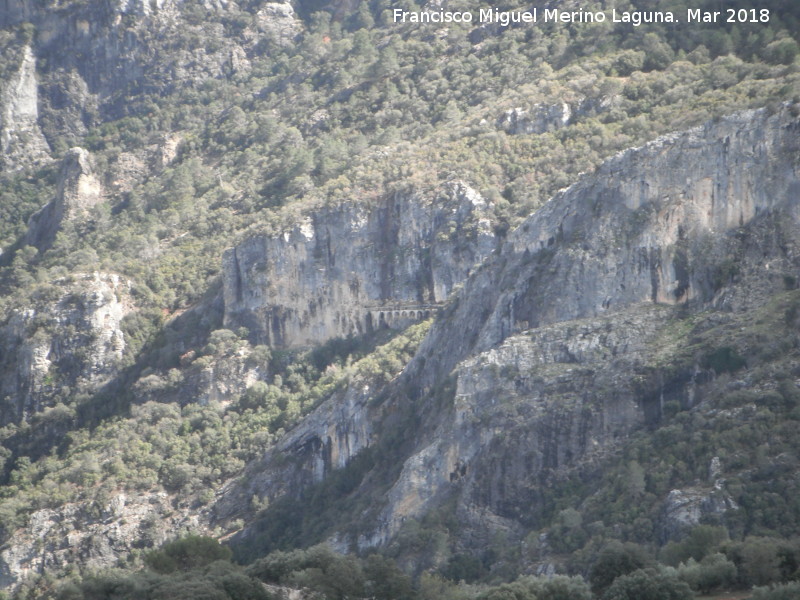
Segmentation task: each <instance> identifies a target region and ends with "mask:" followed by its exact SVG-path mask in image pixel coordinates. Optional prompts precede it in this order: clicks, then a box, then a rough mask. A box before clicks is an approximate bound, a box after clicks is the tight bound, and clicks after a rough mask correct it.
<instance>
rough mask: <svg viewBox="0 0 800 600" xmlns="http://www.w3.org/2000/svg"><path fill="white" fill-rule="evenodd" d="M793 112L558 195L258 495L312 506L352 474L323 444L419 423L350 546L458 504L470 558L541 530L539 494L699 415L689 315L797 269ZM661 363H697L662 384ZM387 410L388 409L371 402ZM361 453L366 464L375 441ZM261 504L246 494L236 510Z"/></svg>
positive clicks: (739, 125) (718, 497)
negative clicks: (411, 350) (406, 353)
mask: <svg viewBox="0 0 800 600" xmlns="http://www.w3.org/2000/svg"><path fill="white" fill-rule="evenodd" d="M796 114H797V111H796V110H795V109H794V108H793V107H788V106H785V107H782V108H781V109H779V110H778V111H777V112H776V113H770V112H768V111H766V110H760V111H750V112H745V113H740V114H737V115H734V116H731V117H728V118H724V119H721V120H719V121H717V122H713V123H709V124H707V125H706V126H703V127H700V128H697V129H694V130H691V131H688V132H685V133H681V134H675V135H671V136H667V137H665V138H661V139H659V140H657V141H655V142H653V143H651V144H648V145H647V146H645V147H642V148H639V149H634V150H630V151H627V152H624V153H622V154H620V155H619V156H617V157H615V158H613V159H611V160H610V161H608V162H607V163H605V164H604V165H603V166H601V167H600V168H599V169H598V170H597V172H596V173H594V174H591V175H588V176H586V177H585V178H584V179H582V180H581V181H580V182H578V183H577V184H575V185H574V186H572V187H570V188H568V189H567V190H565V191H564V192H562V193H560V194H558V195H557V196H556V197H555V198H553V199H552V200H551V201H550V202H549V203H548V204H547V205H545V206H544V207H543V208H542V209H540V210H539V211H538V212H537V213H535V214H533V215H532V216H531V217H530V218H529V219H528V220H527V221H526V222H524V223H523V225H522V226H521V227H520V228H519V229H517V230H516V231H515V232H513V233H512V234H511V235H510V236H509V238H508V240H507V241H506V243H505V244H504V245H503V247H502V249H501V251H500V252H499V253H495V254H491V255H490V256H489V257H488V258H487V259H486V261H485V262H484V263H483V265H482V266H481V267H480V268H479V269H477V270H475V271H473V272H472V274H471V275H470V276H469V277H468V278H467V280H466V282H465V284H464V286H463V288H462V289H460V290H458V291H457V292H456V293H455V294H453V295H452V296H451V297H450V299H449V300H448V302H447V303H446V305H445V306H444V307H443V308H442V309H441V310H440V312H439V313H438V317H437V319H436V321H435V322H434V324H433V326H432V328H431V331H430V332H429V334H428V336H427V337H426V339H425V340H423V342H422V344H421V346H420V349H419V350H418V352H417V354H416V356H415V358H414V359H412V361H411V363H410V364H409V365H408V366H407V367H406V368H405V370H404V371H403V373H401V375H400V376H399V377H398V378H397V379H396V380H394V381H393V382H392V383H390V384H389V386H388V388H387V389H383V390H381V391H378V390H370V391H368V392H367V393H366V394H363V395H364V399H362V400H360V401H353V398H357V397H360V394H362V392H361V391H360V390H358V389H357V388H356V387H353V386H351V388H350V389H349V390H347V391H346V392H342V393H339V394H336V395H334V396H333V397H331V398H330V399H329V400H328V401H327V402H326V403H324V404H323V405H321V406H320V407H319V408H318V409H317V411H316V412H315V413H314V415H312V416H311V417H310V418H309V420H308V421H307V422H306V423H304V424H301V425H300V426H299V427H298V428H297V429H296V430H295V432H293V433H292V434H290V435H289V436H288V437H287V439H286V441H285V443H284V444H283V445H281V446H280V447H279V448H278V449H276V453H275V454H276V456H272V458H271V459H270V460H266V461H264V462H263V463H261V464H260V465H257V469H254V472H253V473H252V474H251V476H250V477H248V482H247V483H246V486H247V488H246V494H253V493H256V494H262V495H264V496H267V497H269V498H270V499H274V498H276V497H279V496H281V495H283V494H290V495H297V494H299V492H300V490H301V489H302V487H303V486H305V485H308V483H309V482H312V481H314V480H316V479H318V478H319V474H320V473H321V474H322V475H324V474H325V473H326V472H327V470H326V469H328V468H330V467H332V468H336V467H337V466H340V465H342V461H338V462H335V461H331V460H329V461H328V462H327V463H325V457H326V452H327V450H326V448H331V449H333V448H338V447H339V446H340V445H341V442H342V440H349V439H350V438H349V437H348V435H349V433H348V432H352V439H358V440H363V439H368V440H369V442H368V444H362V445H364V446H366V445H370V446H374V445H380V444H382V432H385V431H389V430H391V428H392V427H397V426H398V425H397V423H396V422H395V421H393V420H392V419H396V416H395V415H397V414H399V413H402V412H403V411H404V410H405V411H406V414H410V415H412V416H413V418H416V420H415V421H414V423H413V424H409V423H405V424H404V425H402V426H403V427H404V428H405V429H404V432H405V438H406V440H405V442H404V443H405V444H407V446H406V448H410V450H409V449H406V450H402V451H401V450H399V449H389V448H384V451H386V452H390V453H391V452H395V453H397V452H402V455H401V456H397V457H395V458H396V459H397V460H400V461H402V463H403V466H402V470H401V471H400V474H399V475H397V476H396V478H395V479H394V480H393V481H391V482H385V481H384V482H382V483H383V485H388V486H389V491H388V492H387V493H385V494H383V493H382V495H381V498H385V503H384V505H383V506H382V507H379V509H376V511H375V512H374V513H372V514H371V516H369V517H363V521H364V526H363V528H362V532H361V534H360V535H359V536H357V537H356V538H353V537H352V536H351V535H350V534H344V533H343V532H340V533H339V534H336V535H334V537H333V538H332V539H333V541H334V542H335V543H337V544H339V546H340V547H342V548H343V549H345V548H347V547H351V546H352V545H356V546H358V547H359V548H368V547H371V546H375V545H380V544H384V543H386V542H387V541H389V540H390V539H391V538H392V536H393V535H395V534H396V533H397V532H398V531H399V530H400V529H401V527H402V526H403V523H405V522H407V521H408V520H409V519H414V518H419V517H421V516H422V515H424V514H425V513H426V512H427V511H429V510H431V509H432V508H435V507H439V506H441V503H442V502H444V501H445V500H446V499H448V498H452V497H453V495H454V494H456V495H457V497H458V501H457V502H456V504H455V505H456V506H457V507H458V509H457V510H458V515H457V518H458V519H459V523H461V524H462V525H463V528H462V534H463V536H464V540H463V543H464V544H467V545H470V546H472V547H476V548H479V547H485V545H486V544H488V543H489V541H490V539H491V536H492V535H494V534H495V533H496V532H497V531H498V530H501V531H506V532H507V533H509V534H510V535H512V536H513V535H517V534H520V535H523V534H524V532H525V531H529V530H530V529H532V528H534V529H535V528H536V527H537V526H540V524H539V523H537V521H536V519H537V514H538V512H537V511H538V510H539V508H540V506H539V502H540V500H541V490H543V489H546V488H547V486H549V485H551V484H552V483H553V482H554V481H557V480H558V479H559V478H563V477H568V476H570V473H572V474H574V473H576V472H581V471H582V472H586V473H589V474H591V473H593V469H595V471H596V470H597V469H598V468H599V467H598V465H600V464H602V459H603V458H604V457H605V456H608V455H609V453H612V452H613V451H614V449H615V448H618V447H619V446H620V445H621V444H623V443H624V441H625V439H626V437H627V436H628V435H629V434H630V433H632V432H633V431H635V430H636V429H638V428H641V427H643V426H645V425H655V424H657V423H658V421H659V419H660V418H661V411H662V407H663V405H664V403H666V402H677V403H679V405H680V406H682V407H683V408H690V407H692V406H695V405H696V404H697V403H698V402H701V401H702V398H703V393H704V390H705V389H706V387H704V386H705V385H706V384H708V383H709V381H710V380H711V379H712V378H713V374H710V373H708V372H705V371H704V370H703V369H702V368H701V367H700V366H699V365H697V364H692V363H691V359H688V361H687V359H685V358H684V359H681V361H682V362H681V361H677V360H676V359H675V357H676V356H677V355H678V353H679V350H680V349H679V348H677V347H676V346H675V342H674V341H671V340H672V338H670V335H671V334H670V324H671V323H674V320H675V313H676V311H679V310H681V311H689V312H691V311H695V310H696V311H705V310H709V309H712V310H714V309H715V310H718V311H722V312H725V313H743V312H745V311H749V310H751V309H754V308H758V307H760V306H762V305H764V303H765V302H766V301H767V299H768V298H769V297H771V296H772V295H773V294H775V293H776V292H780V291H784V290H785V286H786V281H787V276H796V274H797V273H798V272H800V194H799V193H798V192H800V121H799V120H798V118H797V116H796ZM731 264H735V267H736V268H735V269H734V270H732V269H730V266H731ZM734 272H735V275H734V274H732V273H734ZM789 280H792V279H789ZM665 357H666V358H665ZM661 361H666V362H667V363H668V364H671V365H682V366H680V368H678V367H676V369H673V370H672V371H670V373H669V374H666V375H665V374H663V373H661V372H659V371H658V367H657V365H659V364H661ZM448 381H449V382H452V386H451V389H453V390H454V391H451V392H448V391H447V385H450V384H447V382H448ZM378 394H380V398H381V399H382V403H381V405H380V410H376V408H375V405H374V403H370V402H369V400H368V398H369V397H370V396H371V397H373V398H374V397H376V396H377V395H378ZM358 424H362V425H358ZM329 431H333V432H334V433H336V435H331V434H330V433H328V432H329ZM341 432H344V434H342V433H341ZM304 444H310V445H313V444H316V445H317V447H316V449H314V448H310V446H309V447H306V446H304ZM350 447H351V451H350V452H348V453H346V456H349V458H352V456H354V455H355V454H356V453H357V452H358V447H359V444H352V443H351V446H350ZM353 449H354V450H355V452H353ZM281 454H282V455H283V459H282V460H281V456H279V455H281ZM331 456H332V455H331ZM288 457H292V460H286V458H288ZM346 462H347V461H346V460H345V461H344V463H345V464H346ZM327 465H330V467H328V466H327ZM304 473H305V474H306V475H305V476H304V475H303V474H304ZM308 474H312V475H313V476H312V477H309V476H308ZM376 476H377V475H376ZM393 477H395V476H393ZM364 481H365V482H367V481H370V476H369V475H368V476H366V477H365V478H364ZM287 482H288V483H287ZM718 483H719V486H717V484H718ZM372 484H373V485H374V482H372ZM365 485H369V484H365ZM714 485H715V490H714V491H713V493H711V495H709V493H710V492H708V491H707V490H703V493H702V494H701V496H702V497H700V496H698V495H697V494H695V496H697V497H696V498H694V496H693V498H694V499H692V501H691V502H688V504H687V503H686V502H684V503H683V504H686V505H687V506H688V507H689V509H691V510H689V509H687V510H689V513H691V514H689V513H687V515H688V516H687V515H683V513H681V512H680V510H679V509H680V507H679V506H678V505H679V504H681V503H680V502H678V501H677V499H678V492H676V494H675V495H674V497H673V498H672V499H671V500H670V499H669V498H664V502H665V516H664V523H662V524H661V525H660V526H661V527H663V529H664V530H665V531H667V530H670V529H671V530H675V529H676V527H677V525H675V523H677V522H678V521H680V523H684V522H690V521H691V520H692V519H694V518H695V517H696V516H697V515H699V514H701V513H702V512H703V511H705V512H709V511H711V512H714V513H720V512H721V511H724V510H727V509H728V508H734V507H733V506H732V505H730V503H729V502H728V501H727V500H726V498H728V496H727V493H726V491H725V489H724V482H719V481H716V480H715V483H714ZM717 487H719V489H717ZM690 491H691V490H690ZM684 492H685V493H689V492H688V491H686V490H684V491H683V492H681V493H684ZM364 493H369V492H368V490H365V491H364ZM698 493H699V492H698ZM246 494H243V490H242V489H240V488H237V485H236V484H234V485H233V486H231V487H230V488H229V489H227V490H226V491H225V494H223V497H222V500H221V503H220V507H225V508H228V509H230V508H231V507H235V502H232V500H233V499H234V498H236V497H238V496H240V495H242V496H243V495H246ZM708 498H711V500H708ZM712 500H713V502H712ZM726 502H728V503H727V504H726ZM704 503H705V504H704ZM709 503H711V504H709ZM714 503H716V504H714ZM712 504H713V506H712ZM706 505H707V506H706ZM681 506H682V504H681ZM537 507H538V508H537ZM726 507H727V508H726ZM234 512H235V510H228V511H227V512H226V511H221V512H220V516H221V517H223V518H229V517H230V516H232V514H233V513H234ZM673 521H674V523H673ZM670 523H672V525H670ZM670 535H671V534H670ZM247 536H248V531H247V530H245V532H243V534H242V538H243V539H246V538H247Z"/></svg>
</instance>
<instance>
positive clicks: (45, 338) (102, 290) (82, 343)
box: [0, 273, 132, 425]
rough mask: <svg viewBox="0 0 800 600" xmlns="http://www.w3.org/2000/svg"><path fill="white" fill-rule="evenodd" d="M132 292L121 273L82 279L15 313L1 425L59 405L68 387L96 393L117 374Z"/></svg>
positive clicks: (4, 351)
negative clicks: (123, 319)
mask: <svg viewBox="0 0 800 600" xmlns="http://www.w3.org/2000/svg"><path fill="white" fill-rule="evenodd" d="M128 289H129V283H128V282H127V281H125V280H124V279H122V278H121V277H119V276H118V275H114V274H108V273H92V274H84V275H78V276H73V278H72V279H71V280H69V281H67V280H65V281H59V282H55V283H54V285H53V293H52V296H51V297H49V298H48V299H46V300H45V301H43V302H40V303H37V304H36V305H35V306H31V307H27V308H21V309H18V310H16V311H14V312H12V314H11V317H10V318H9V320H8V321H7V322H6V324H5V325H3V326H2V328H0V398H2V401H1V403H2V404H1V405H2V409H0V423H2V424H3V425H5V424H8V423H19V422H21V421H24V420H26V419H28V418H30V417H31V416H32V415H34V414H36V413H38V412H41V411H42V410H44V409H45V408H47V407H48V406H52V405H53V404H55V403H56V402H57V401H58V398H59V397H60V394H61V393H62V388H63V387H65V386H66V387H67V388H70V389H72V390H73V391H75V390H76V389H96V388H97V386H99V385H101V384H102V383H103V382H104V381H107V379H108V378H109V377H110V376H111V375H112V374H114V373H115V372H116V366H117V364H118V362H119V360H120V359H121V358H122V353H123V351H124V349H125V337H124V335H123V333H122V330H121V328H120V325H121V321H122V318H123V317H124V316H125V315H126V314H127V313H128V312H130V310H131V308H132V306H131V303H130V299H129V296H128Z"/></svg>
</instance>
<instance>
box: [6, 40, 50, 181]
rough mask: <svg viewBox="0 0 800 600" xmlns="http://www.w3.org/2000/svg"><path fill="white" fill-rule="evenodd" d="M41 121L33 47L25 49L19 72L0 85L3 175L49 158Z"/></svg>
mask: <svg viewBox="0 0 800 600" xmlns="http://www.w3.org/2000/svg"><path fill="white" fill-rule="evenodd" d="M38 119H39V93H38V83H37V79H36V58H35V57H34V55H33V51H32V50H31V47H30V46H25V47H24V49H23V51H22V56H21V59H20V62H19V64H18V67H17V70H16V72H15V73H11V74H10V77H8V78H7V79H6V80H5V81H3V82H2V83H0V172H3V171H14V170H18V169H21V168H23V167H29V166H31V165H32V164H36V163H37V162H40V161H43V160H46V159H48V158H49V150H50V148H49V147H48V145H47V142H46V141H45V139H44V136H43V135H42V131H41V129H39V123H38Z"/></svg>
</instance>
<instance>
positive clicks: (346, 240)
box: [223, 183, 495, 347]
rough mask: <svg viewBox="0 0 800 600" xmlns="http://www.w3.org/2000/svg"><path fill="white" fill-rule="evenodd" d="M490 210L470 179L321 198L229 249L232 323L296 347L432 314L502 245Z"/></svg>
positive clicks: (228, 314) (226, 275)
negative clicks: (318, 204) (313, 207)
mask: <svg viewBox="0 0 800 600" xmlns="http://www.w3.org/2000/svg"><path fill="white" fill-rule="evenodd" d="M490 214H491V213H490V206H489V205H488V203H487V202H486V201H485V200H484V199H483V198H482V197H481V196H480V195H479V194H478V193H477V192H475V191H474V190H472V189H471V188H469V187H468V186H466V185H464V184H462V183H453V184H449V185H447V186H446V187H445V189H443V190H442V191H441V193H440V194H438V195H437V196H436V197H435V198H434V199H433V200H430V199H424V198H422V197H421V196H420V195H417V194H411V193H406V194H403V193H397V194H394V195H393V196H391V197H388V198H384V199H383V200H381V201H380V202H378V203H377V204H375V205H367V204H366V203H356V202H353V203H348V204H342V205H339V206H335V207H324V208H321V209H319V210H317V211H315V212H312V213H310V214H307V215H305V216H304V217H303V219H302V221H301V222H300V223H298V224H297V225H295V226H293V227H292V228H291V229H288V230H286V231H284V232H283V233H282V234H279V235H264V236H258V237H254V238H251V239H249V240H247V241H245V242H244V243H242V244H241V245H239V246H237V247H236V248H233V249H231V250H229V251H228V252H226V253H225V256H224V258H223V283H224V298H225V326H226V327H228V328H231V329H235V328H236V327H238V326H245V327H247V328H249V329H250V331H251V333H252V334H253V335H254V337H255V338H256V339H257V340H258V341H259V342H261V343H267V344H270V345H272V346H275V347H297V346H306V345H312V344H319V343H322V342H324V341H326V340H328V339H331V338H335V337H344V336H348V335H358V334H364V333H367V332H369V331H372V330H375V329H378V328H381V327H391V326H400V327H402V326H404V325H407V324H409V323H411V322H413V321H415V320H419V319H422V318H426V317H427V316H430V315H431V314H432V313H433V312H434V311H435V310H436V309H437V308H438V306H439V305H440V304H441V303H442V302H443V301H444V300H445V298H447V296H448V295H449V294H450V292H451V291H452V290H453V288H454V287H455V286H456V285H457V284H458V283H460V282H461V281H463V280H464V279H465V278H466V277H467V276H468V275H469V273H470V271H471V269H472V268H473V267H474V266H475V265H476V264H478V263H480V262H481V261H482V260H483V259H484V258H486V256H488V255H489V254H490V253H491V251H492V250H493V249H494V247H495V235H494V231H493V228H492V223H491V219H490Z"/></svg>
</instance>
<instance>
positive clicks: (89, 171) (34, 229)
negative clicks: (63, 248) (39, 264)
mask: <svg viewBox="0 0 800 600" xmlns="http://www.w3.org/2000/svg"><path fill="white" fill-rule="evenodd" d="M102 200H103V186H102V185H101V183H100V180H99V179H98V178H97V176H96V175H95V173H94V168H93V161H92V158H91V155H90V154H89V152H88V151H86V150H84V149H83V148H72V149H71V150H70V151H69V152H68V153H67V156H65V157H64V160H63V161H62V163H61V172H60V174H59V180H58V191H57V192H56V197H55V199H54V200H53V201H52V202H50V203H48V204H46V205H45V206H44V207H43V208H42V209H41V210H39V211H37V212H35V213H34V214H33V215H31V218H30V219H29V220H28V232H27V234H26V236H25V243H26V244H28V245H30V246H36V247H37V248H39V249H40V250H46V249H47V248H49V247H50V245H51V244H52V243H53V240H54V239H55V236H56V234H57V233H58V230H59V229H60V228H61V224H62V223H63V222H65V221H76V222H83V221H85V220H86V219H87V218H88V217H89V214H90V210H91V209H92V208H93V207H94V206H95V205H97V204H98V203H99V202H101V201H102Z"/></svg>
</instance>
